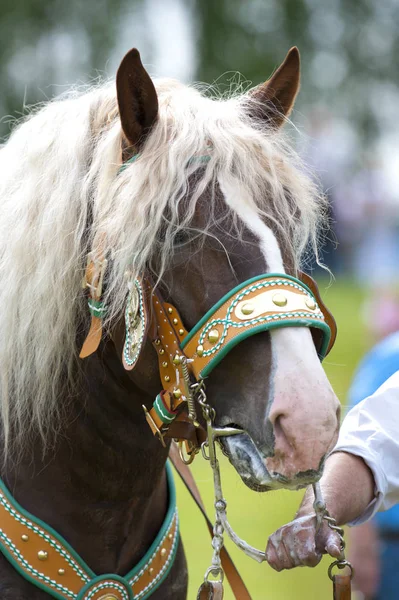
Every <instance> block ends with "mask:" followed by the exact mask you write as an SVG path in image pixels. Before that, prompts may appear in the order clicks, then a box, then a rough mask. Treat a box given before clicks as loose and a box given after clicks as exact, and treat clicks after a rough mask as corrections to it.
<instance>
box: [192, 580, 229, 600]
mask: <svg viewBox="0 0 399 600" xmlns="http://www.w3.org/2000/svg"><path fill="white" fill-rule="evenodd" d="M197 600H223V584H222V582H221V581H205V582H204V583H203V584H202V585H201V587H200V589H199V590H198V595H197Z"/></svg>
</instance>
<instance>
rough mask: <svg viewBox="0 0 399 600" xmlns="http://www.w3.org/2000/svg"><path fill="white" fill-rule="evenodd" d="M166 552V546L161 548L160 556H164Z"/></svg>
mask: <svg viewBox="0 0 399 600" xmlns="http://www.w3.org/2000/svg"><path fill="white" fill-rule="evenodd" d="M167 552H168V551H167V550H166V548H162V550H161V556H162V558H165V556H166V554H167Z"/></svg>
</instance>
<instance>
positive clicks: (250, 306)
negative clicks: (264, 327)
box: [241, 302, 255, 315]
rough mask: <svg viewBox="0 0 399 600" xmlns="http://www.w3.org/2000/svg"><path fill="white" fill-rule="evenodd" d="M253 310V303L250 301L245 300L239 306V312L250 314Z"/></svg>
mask: <svg viewBox="0 0 399 600" xmlns="http://www.w3.org/2000/svg"><path fill="white" fill-rule="evenodd" d="M254 310H255V307H254V305H253V304H252V302H246V303H245V304H244V305H243V306H242V307H241V312H242V314H243V315H251V314H252V313H253V312H254Z"/></svg>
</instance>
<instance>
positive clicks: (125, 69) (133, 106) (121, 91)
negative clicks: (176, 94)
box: [116, 48, 158, 147]
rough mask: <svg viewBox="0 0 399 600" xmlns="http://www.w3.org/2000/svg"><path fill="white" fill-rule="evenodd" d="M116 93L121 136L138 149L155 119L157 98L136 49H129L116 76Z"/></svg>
mask: <svg viewBox="0 0 399 600" xmlns="http://www.w3.org/2000/svg"><path fill="white" fill-rule="evenodd" d="M116 90H117V97H118V105H119V115H120V119H121V124H122V129H123V133H124V134H125V136H126V138H127V141H128V142H129V145H132V146H135V147H139V146H140V142H142V141H143V140H144V137H145V135H146V134H147V133H148V131H149V130H150V128H151V126H152V125H153V123H154V121H155V120H156V119H157V116H158V97H157V93H156V91H155V87H154V84H153V82H152V80H151V77H150V76H149V75H148V73H147V71H146V70H145V68H144V67H143V64H142V62H141V59H140V53H139V51H138V50H136V48H133V49H132V50H129V52H128V53H127V54H126V56H125V57H124V58H123V60H122V62H121V64H120V65H119V69H118V72H117V74H116Z"/></svg>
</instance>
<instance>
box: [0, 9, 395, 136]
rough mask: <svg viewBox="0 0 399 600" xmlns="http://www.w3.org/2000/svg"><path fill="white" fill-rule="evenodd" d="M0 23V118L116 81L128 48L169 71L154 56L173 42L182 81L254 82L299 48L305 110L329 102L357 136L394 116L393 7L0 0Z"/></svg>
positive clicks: (165, 52)
mask: <svg viewBox="0 0 399 600" xmlns="http://www.w3.org/2000/svg"><path fill="white" fill-rule="evenodd" d="M0 17H1V18H0V89H1V94H0V115H13V116H15V115H18V114H20V113H21V111H23V107H24V105H25V104H31V103H34V102H37V101H42V100H44V99H46V98H47V97H52V96H53V95H54V94H55V93H59V91H60V89H63V86H65V85H66V84H72V83H75V82H76V81H87V78H88V77H93V76H95V75H96V74H97V73H98V72H100V73H101V74H103V73H104V72H106V73H107V74H109V75H113V74H114V71H115V68H116V66H117V64H118V61H119V60H120V58H121V57H122V55H123V53H124V52H125V51H126V50H128V49H129V48H130V47H131V46H133V45H137V46H138V47H139V48H140V49H141V50H142V51H143V58H144V61H145V63H146V64H149V65H150V66H151V65H152V66H155V68H156V69H158V68H159V67H160V65H162V66H161V69H160V70H161V71H162V72H161V74H163V75H170V74H171V72H172V74H174V68H175V67H174V63H175V61H174V60H170V61H169V65H168V64H167V61H165V62H163V60H162V57H164V58H165V57H167V56H168V53H170V50H171V47H172V46H173V45H175V44H177V45H179V44H180V49H179V48H177V49H176V51H175V54H179V53H180V55H182V54H185V56H180V59H179V60H183V61H184V59H185V60H186V62H187V64H188V66H187V65H186V67H185V68H184V69H182V70H181V73H180V74H183V76H184V75H186V76H187V75H188V76H189V77H193V78H194V79H197V78H199V79H201V80H204V81H208V82H212V81H214V80H215V79H218V78H219V77H220V75H221V74H222V73H225V72H231V71H232V70H234V71H236V70H238V71H240V72H241V73H243V75H244V76H245V77H246V78H248V79H249V80H251V81H253V82H254V83H259V82H260V81H262V80H263V79H265V78H266V77H267V76H268V75H269V74H270V73H271V72H272V70H273V69H274V68H275V67H276V66H277V65H278V64H279V63H280V62H281V61H282V59H283V57H284V55H285V53H286V51H287V50H288V48H289V47H291V46H292V45H294V44H296V45H298V46H299V48H300V51H301V53H302V58H303V86H302V96H301V104H300V109H302V110H304V112H306V106H307V105H308V104H309V103H314V102H317V103H320V102H327V103H328V105H329V106H330V107H331V108H333V110H334V111H336V112H337V113H338V114H340V115H341V116H343V117H347V118H349V119H350V120H351V121H352V122H353V123H354V124H355V129H356V132H357V133H358V134H359V136H360V137H361V138H363V137H364V136H368V137H370V136H372V135H376V134H377V133H380V132H384V131H385V130H386V129H387V128H388V127H389V125H390V124H391V125H392V121H393V117H394V116H395V115H396V104H397V99H398V93H397V89H396V86H395V85H394V84H393V83H392V82H395V81H397V80H398V75H399V36H398V31H399V4H398V2H397V1H396V0H384V2H375V1H374V0H345V1H344V0H267V2H266V1H264V0H246V1H245V2H242V1H241V0H218V1H217V2H215V1H214V0H185V1H183V0H112V1H111V0H95V1H94V0H86V1H85V2H78V1H76V0H71V1H70V2H64V1H62V0H52V1H51V2H50V1H49V0H1V4H0ZM178 22H179V23H182V22H183V23H185V25H184V27H185V30H186V33H185V35H186V38H187V39H186V42H185V43H183V39H182V29H181V27H178V26H177V23H178ZM176 36H177V39H176ZM160 46H161V48H160ZM179 50H180V52H179ZM160 55H161V58H160ZM60 86H61V88H60ZM6 121H7V119H6ZM7 131H8V127H7V125H6V124H5V123H4V118H3V126H2V129H1V130H0V133H2V134H3V135H5V134H7Z"/></svg>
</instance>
